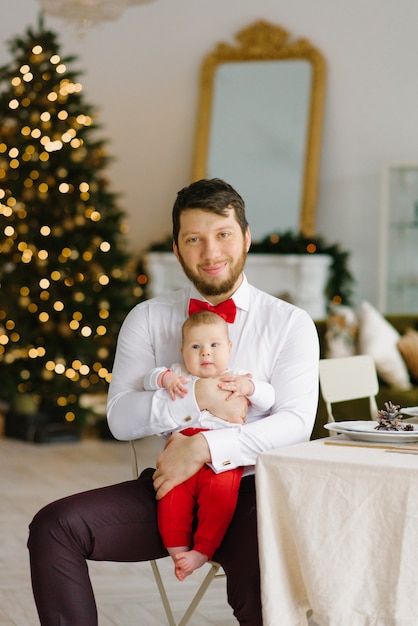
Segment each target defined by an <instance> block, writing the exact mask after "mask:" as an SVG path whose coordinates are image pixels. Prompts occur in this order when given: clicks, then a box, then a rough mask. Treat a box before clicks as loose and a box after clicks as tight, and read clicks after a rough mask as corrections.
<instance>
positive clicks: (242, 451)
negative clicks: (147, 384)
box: [108, 277, 319, 472]
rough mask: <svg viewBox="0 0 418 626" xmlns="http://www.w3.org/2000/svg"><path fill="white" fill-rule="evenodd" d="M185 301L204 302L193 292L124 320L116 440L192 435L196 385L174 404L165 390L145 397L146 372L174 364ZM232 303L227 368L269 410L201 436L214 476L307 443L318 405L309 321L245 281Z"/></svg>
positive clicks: (115, 394)
mask: <svg viewBox="0 0 418 626" xmlns="http://www.w3.org/2000/svg"><path fill="white" fill-rule="evenodd" d="M190 298H196V299H200V300H204V298H202V296H201V295H200V294H199V293H198V292H197V290H196V289H195V288H194V286H193V285H191V286H190V287H186V288H185V289H181V290H179V291H174V292H172V293H169V294H167V295H166V296H160V297H158V298H153V299H151V300H146V301H145V302H141V303H140V304H138V305H137V306H136V307H134V308H133V309H132V311H131V312H130V313H129V314H128V315H127V317H126V319H125V321H124V323H123V325H122V327H121V330H120V333H119V338H118V343H117V348H116V355H115V362H114V367H113V374H112V380H111V383H110V387H109V394H108V422H109V427H110V430H111V432H112V433H113V435H114V436H115V437H116V438H117V439H121V440H129V439H140V438H142V437H146V436H148V435H161V434H163V433H169V432H173V431H178V430H182V429H183V428H187V427H191V428H193V427H198V425H199V419H200V410H199V407H198V405H197V403H196V399H195V396H194V381H191V382H190V383H189V386H190V391H189V393H188V394H187V395H186V396H185V397H184V398H177V399H176V400H175V402H173V401H172V400H171V398H170V397H169V394H167V393H166V392H165V390H162V389H161V390H159V391H154V392H153V391H145V389H144V379H145V376H146V375H147V373H148V372H149V371H150V370H151V369H153V368H155V367H158V366H163V365H165V364H166V363H173V362H175V361H178V359H179V354H180V351H179V337H181V327H182V324H183V322H184V320H185V319H186V317H187V316H188V305H189V300H190ZM233 300H234V302H235V304H236V306H237V315H236V319H235V322H234V323H233V324H228V327H229V335H230V340H231V342H232V350H231V355H230V368H231V369H232V370H235V369H238V367H239V368H240V369H244V370H247V371H248V372H251V373H252V374H253V376H254V378H257V379H260V380H265V381H267V382H270V383H271V384H272V385H273V387H274V390H275V402H274V405H273V407H272V408H271V410H270V411H265V412H260V411H257V410H256V409H254V408H253V407H249V412H248V418H247V422H246V423H245V425H244V426H242V427H239V428H224V429H218V430H211V431H206V432H204V433H203V436H204V437H205V438H206V440H207V443H208V446H209V449H210V453H211V458H212V463H211V465H212V466H213V468H214V469H215V471H217V472H221V471H225V470H227V469H231V468H233V467H239V466H251V467H248V470H250V471H253V469H254V468H253V466H254V465H255V461H256V458H257V455H258V454H259V453H260V452H264V451H266V450H271V449H274V448H278V447H280V446H287V445H291V444H294V443H299V442H302V441H306V440H308V439H309V437H310V434H311V432H312V428H313V424H314V420H315V415H316V409H317V402H318V362H319V342H318V335H317V332H316V328H315V325H314V323H313V321H312V319H311V318H310V316H309V315H308V314H307V313H306V312H305V311H303V310H302V309H299V308H297V307H295V306H293V305H292V304H289V303H287V302H284V301H283V300H279V299H277V298H275V297H273V296H270V295H268V294H266V293H264V292H263V291H260V290H259V289H256V288H255V287H253V286H252V285H249V284H248V282H247V280H246V278H245V277H244V280H243V282H242V284H241V286H240V287H239V288H238V289H237V291H236V292H235V293H234V295H233Z"/></svg>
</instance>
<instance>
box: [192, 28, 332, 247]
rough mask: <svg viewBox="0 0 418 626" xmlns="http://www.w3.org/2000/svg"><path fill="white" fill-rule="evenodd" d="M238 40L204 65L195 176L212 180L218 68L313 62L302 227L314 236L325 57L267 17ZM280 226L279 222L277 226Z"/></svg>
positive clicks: (219, 49)
mask: <svg viewBox="0 0 418 626" xmlns="http://www.w3.org/2000/svg"><path fill="white" fill-rule="evenodd" d="M235 38H236V40H237V42H238V43H237V45H236V46H233V45H231V44H228V43H225V42H221V43H219V44H217V46H216V47H215V48H214V50H213V51H212V52H210V53H209V54H208V55H207V56H206V57H205V58H204V60H203V63H202V66H201V70H200V100H199V106H198V115H197V130H196V139H195V148H194V158H193V168H192V180H193V181H195V180H199V179H201V178H206V171H207V161H208V152H209V139H210V131H211V117H212V103H213V94H214V82H215V75H216V70H217V68H218V67H219V66H220V65H222V64H224V63H230V62H237V61H274V60H284V59H286V60H288V59H302V60H307V61H308V62H309V63H310V64H311V67H312V81H311V98H310V106H309V119H308V133H307V137H306V149H305V165H304V174H303V190H302V196H301V197H302V200H301V207H300V215H299V231H300V233H301V234H302V235H304V236H305V237H312V236H313V235H315V230H316V201H317V194H318V177H319V166H320V152H321V143H322V127H323V114H324V102H325V83H326V63H325V59H324V57H323V55H322V54H321V52H320V51H319V50H318V49H317V48H315V47H314V46H313V45H312V44H311V43H310V42H309V41H308V40H307V39H298V40H295V41H291V40H290V35H289V33H288V32H287V31H286V30H285V29H284V28H281V27H280V26H275V25H273V24H270V23H269V22H266V21H264V20H259V21H257V22H254V23H253V24H251V25H250V26H248V27H246V28H244V29H242V30H240V31H239V32H238V33H237V34H236V35H235ZM274 228H275V226H274V225H273V226H272V230H273V229H274Z"/></svg>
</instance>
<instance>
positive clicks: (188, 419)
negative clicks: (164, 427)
mask: <svg viewBox="0 0 418 626" xmlns="http://www.w3.org/2000/svg"><path fill="white" fill-rule="evenodd" d="M184 421H185V422H191V421H192V417H191V415H188V416H187V417H185V418H184Z"/></svg>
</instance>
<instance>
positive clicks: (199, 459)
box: [153, 433, 211, 500]
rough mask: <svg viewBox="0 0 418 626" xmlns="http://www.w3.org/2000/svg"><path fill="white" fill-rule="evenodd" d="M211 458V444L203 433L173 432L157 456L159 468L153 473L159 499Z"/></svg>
mask: <svg viewBox="0 0 418 626" xmlns="http://www.w3.org/2000/svg"><path fill="white" fill-rule="evenodd" d="M210 460H211V458H210V451H209V446H208V444H207V442H206V439H205V438H204V436H203V435H199V434H197V435H193V436H192V437H186V436H185V435H182V434H181V433H173V434H172V435H171V437H169V439H168V440H167V443H166V444H165V447H164V450H163V451H162V452H161V453H160V454H159V455H158V457H157V469H156V470H155V472H154V475H153V480H154V489H155V491H156V496H157V500H160V499H161V498H162V497H163V496H165V495H166V494H167V493H168V492H169V491H171V490H172V489H173V487H176V486H177V485H179V484H180V483H182V482H184V481H185V480H187V479H188V478H190V476H193V475H194V474H196V472H198V471H199V470H200V468H201V467H203V465H204V464H205V463H209V462H210Z"/></svg>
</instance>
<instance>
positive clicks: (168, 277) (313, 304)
mask: <svg viewBox="0 0 418 626" xmlns="http://www.w3.org/2000/svg"><path fill="white" fill-rule="evenodd" d="M145 261H146V265H147V271H148V276H149V285H150V296H151V297H154V296H160V295H163V294H165V293H167V292H169V291H174V290H175V289H181V288H182V287H185V286H186V285H187V284H188V281H187V278H186V277H185V276H184V274H183V271H182V269H181V267H180V265H179V262H178V261H177V259H176V257H175V256H174V254H173V253H171V252H149V253H148V254H147V255H146V258H145ZM330 265H331V257H330V256H328V255H326V254H312V255H310V254H251V253H250V254H249V255H248V257H247V262H246V264H245V274H246V276H247V278H248V281H249V282H250V283H251V284H253V285H254V286H255V287H258V288H259V289H262V290H263V291H266V292H267V293H269V294H271V295H273V296H276V297H278V298H282V299H284V300H287V301H289V302H292V303H293V304H295V305H296V306H299V307H300V308H302V309H305V310H306V311H307V312H308V313H309V314H310V316H311V317H312V318H313V319H323V318H324V317H326V306H327V301H326V296H325V287H326V284H327V281H328V276H329V267H330Z"/></svg>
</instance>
